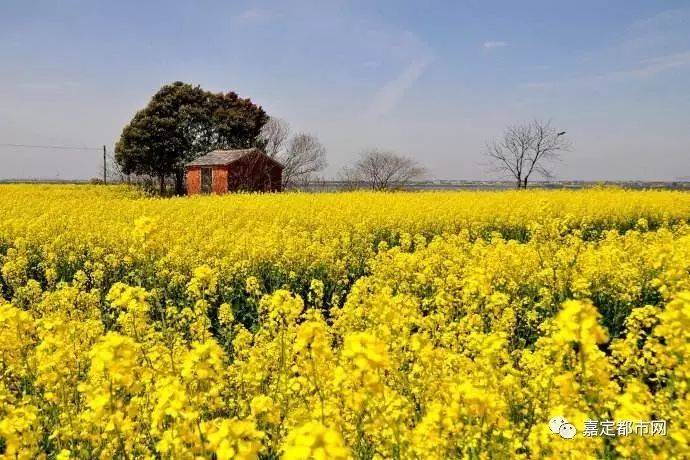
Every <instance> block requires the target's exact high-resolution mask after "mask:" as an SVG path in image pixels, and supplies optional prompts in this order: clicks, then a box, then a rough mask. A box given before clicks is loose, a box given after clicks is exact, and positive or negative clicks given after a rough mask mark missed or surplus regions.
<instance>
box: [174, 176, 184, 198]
mask: <svg viewBox="0 0 690 460" xmlns="http://www.w3.org/2000/svg"><path fill="white" fill-rule="evenodd" d="M184 193H185V189H184V171H175V195H184Z"/></svg>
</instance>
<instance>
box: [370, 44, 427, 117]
mask: <svg viewBox="0 0 690 460" xmlns="http://www.w3.org/2000/svg"><path fill="white" fill-rule="evenodd" d="M430 63H431V59H428V58H426V59H419V60H415V61H413V62H411V63H410V64H409V65H408V66H407V67H405V68H404V69H403V71H402V72H400V73H399V74H398V76H397V77H395V78H394V79H392V80H390V81H389V82H388V83H386V84H385V85H383V87H381V89H379V90H378V92H377V93H376V94H375V95H374V99H373V101H372V103H371V105H370V106H369V110H368V113H369V115H370V116H372V117H380V116H383V115H386V114H387V113H389V112H390V111H391V110H393V109H394V108H395V106H396V105H398V103H399V102H400V100H401V99H402V98H403V97H404V96H405V93H407V91H408V90H409V89H410V88H411V87H412V85H414V83H415V82H416V81H417V80H418V79H419V77H421V76H422V74H423V73H424V71H425V70H426V68H427V67H428V66H429V64H430Z"/></svg>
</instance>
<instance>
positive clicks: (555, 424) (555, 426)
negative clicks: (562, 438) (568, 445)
mask: <svg viewBox="0 0 690 460" xmlns="http://www.w3.org/2000/svg"><path fill="white" fill-rule="evenodd" d="M567 422H568V421H567V420H566V419H565V418H564V417H561V416H558V417H553V418H552V419H551V420H549V428H550V429H551V432H552V433H553V434H558V430H560V429H561V425H563V424H564V423H567Z"/></svg>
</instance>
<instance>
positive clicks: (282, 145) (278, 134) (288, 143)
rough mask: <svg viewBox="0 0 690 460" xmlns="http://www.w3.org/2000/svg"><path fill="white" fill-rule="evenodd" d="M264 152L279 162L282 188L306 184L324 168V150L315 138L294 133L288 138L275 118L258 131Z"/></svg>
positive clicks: (282, 123) (284, 124) (287, 128)
mask: <svg viewBox="0 0 690 460" xmlns="http://www.w3.org/2000/svg"><path fill="white" fill-rule="evenodd" d="M261 140H262V142H263V144H264V151H265V152H266V154H267V155H268V156H270V157H271V158H273V159H275V160H277V161H278V162H280V163H282V164H283V166H284V169H283V188H288V187H290V186H293V185H295V184H297V183H303V184H304V183H307V182H309V181H310V180H311V178H312V177H313V176H314V175H315V174H316V173H318V172H319V171H322V170H323V169H324V168H325V167H326V148H325V147H324V146H323V145H322V144H321V142H319V140H318V139H317V138H316V136H314V135H311V134H306V133H297V134H295V135H294V136H292V137H290V126H289V125H288V124H287V122H285V121H283V120H281V119H279V118H271V119H270V120H269V121H268V123H266V124H265V125H264V128H263V130H262V132H261Z"/></svg>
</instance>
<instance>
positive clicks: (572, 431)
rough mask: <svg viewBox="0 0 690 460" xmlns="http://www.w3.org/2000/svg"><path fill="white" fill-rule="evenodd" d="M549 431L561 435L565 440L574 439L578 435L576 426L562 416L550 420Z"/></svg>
mask: <svg viewBox="0 0 690 460" xmlns="http://www.w3.org/2000/svg"><path fill="white" fill-rule="evenodd" d="M549 429H550V430H551V432H552V433H554V434H557V435H560V436H561V437H562V438H563V439H573V438H574V437H575V435H576V434H577V429H576V428H575V425H573V424H572V423H570V422H568V420H566V418H565V417H561V416H556V417H552V418H551V420H549Z"/></svg>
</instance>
